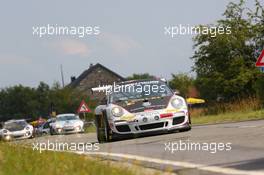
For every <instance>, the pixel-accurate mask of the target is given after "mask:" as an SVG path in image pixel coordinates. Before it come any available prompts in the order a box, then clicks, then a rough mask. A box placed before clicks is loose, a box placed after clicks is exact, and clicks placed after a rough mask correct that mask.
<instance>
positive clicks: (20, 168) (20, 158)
mask: <svg viewBox="0 0 264 175" xmlns="http://www.w3.org/2000/svg"><path fill="white" fill-rule="evenodd" d="M6 174H7V175H9V174H21V175H48V174H52V175H61V174H63V175H75V174H80V175H83V174H88V175H103V174H107V175H124V174H127V175H130V174H133V171H132V170H129V169H127V168H126V169H125V168H120V167H112V166H110V165H108V164H107V163H102V162H100V160H99V159H98V160H97V159H92V158H89V157H88V156H83V155H77V154H73V153H62V152H48V151H46V152H43V153H41V154H40V153H39V152H37V151H33V150H32V149H31V148H25V147H21V146H18V145H14V144H11V143H3V142H0V175H6Z"/></svg>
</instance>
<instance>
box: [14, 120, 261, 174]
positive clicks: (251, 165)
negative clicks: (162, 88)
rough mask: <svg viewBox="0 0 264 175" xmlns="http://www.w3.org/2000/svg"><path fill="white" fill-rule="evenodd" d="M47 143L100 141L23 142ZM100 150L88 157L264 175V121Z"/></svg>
mask: <svg viewBox="0 0 264 175" xmlns="http://www.w3.org/2000/svg"><path fill="white" fill-rule="evenodd" d="M47 140H49V142H67V143H70V142H75V143H80V142H89V143H96V142H97V140H96V135H95V134H77V135H66V136H60V135H59V136H44V137H38V138H35V139H31V140H26V141H22V142H34V143H36V142H39V143H40V142H47ZM19 142H20V141H19ZM180 142H182V143H211V144H214V143H217V144H219V143H222V144H227V143H231V144H230V147H231V150H218V151H216V152H215V151H212V150H211V151H208V150H179V148H178V150H177V149H176V148H177V147H176V146H177V144H178V146H179V143H180ZM172 144H174V147H173V148H174V150H173V151H172V146H171V145H172ZM166 145H167V147H166ZM168 145H170V146H168ZM99 147H100V150H99V151H96V152H89V153H87V152H86V153H84V154H91V155H99V156H103V157H105V158H108V159H113V160H117V161H119V160H138V161H140V162H141V165H143V166H146V167H154V168H157V169H170V170H173V171H174V172H175V173H179V174H256V175H258V174H263V175H264V120H258V121H248V122H239V123H228V124H217V125H205V126H194V127H193V129H192V130H191V131H189V132H181V133H172V134H161V135H154V136H147V137H140V138H135V139H126V140H122V141H115V142H111V143H104V144H100V145H99ZM169 147H170V149H169ZM213 152H215V153H213ZM79 153H81V152H79Z"/></svg>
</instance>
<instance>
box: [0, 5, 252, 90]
mask: <svg viewBox="0 0 264 175" xmlns="http://www.w3.org/2000/svg"><path fill="white" fill-rule="evenodd" d="M229 2H230V1H229V0H221V1H219V0H200V1H193V0H182V1H180V0H178V1H175V0H167V1H163V0H157V1H151V0H144V1H142V0H133V1H124V0H113V1H101V0H97V1H90V0H83V1H77V0H76V1H63V0H60V1H59V0H58V1H54V0H45V1H42V2H39V1H38V2H37V1H33V0H32V1H16V2H15V1H5V2H2V3H1V6H0V21H1V27H0V71H1V73H0V88H5V87H9V86H13V85H17V84H22V85H24V86H32V87H36V86H37V85H38V84H39V82H40V81H44V82H46V83H48V84H49V85H52V84H53V83H54V82H56V81H61V76H60V65H63V70H64V76H65V82H66V84H67V83H69V82H70V77H71V76H79V75H80V74H81V73H82V72H83V71H84V70H86V69H87V68H88V67H89V65H90V64H91V63H93V64H96V63H101V64H103V65H104V66H106V67H108V68H109V69H111V70H113V71H115V72H116V73H118V74H120V75H122V76H124V77H126V76H129V75H131V74H133V73H145V72H148V73H150V74H153V75H155V76H158V77H165V78H167V79H169V78H171V74H172V73H174V74H176V73H180V72H186V73H190V74H193V73H191V67H192V65H193V62H192V60H191V59H190V57H191V56H192V55H193V53H194V50H193V41H192V37H193V36H194V35H181V36H180V35H179V36H177V37H174V38H171V37H169V36H167V35H165V34H164V27H165V26H178V25H179V24H182V25H190V26H195V25H199V24H215V22H216V21H217V20H219V19H221V18H222V14H223V13H224V11H225V9H226V6H227V4H228V3H229ZM250 3H251V2H250ZM253 3H254V2H253V0H252V4H253ZM48 24H49V25H57V26H76V27H78V26H98V27H99V28H100V34H98V35H87V36H85V37H83V38H79V37H78V36H70V35H64V36H55V35H53V36H51V35H49V36H48V35H47V36H43V37H41V38H40V37H39V36H37V35H33V27H37V26H47V25H48Z"/></svg>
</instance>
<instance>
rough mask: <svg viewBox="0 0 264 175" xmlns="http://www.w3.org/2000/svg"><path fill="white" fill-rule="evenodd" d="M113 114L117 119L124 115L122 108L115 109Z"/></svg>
mask: <svg viewBox="0 0 264 175" xmlns="http://www.w3.org/2000/svg"><path fill="white" fill-rule="evenodd" d="M111 112H112V114H113V116H115V117H121V116H122V115H123V114H124V111H123V109H122V108H120V107H113V108H112V111H111Z"/></svg>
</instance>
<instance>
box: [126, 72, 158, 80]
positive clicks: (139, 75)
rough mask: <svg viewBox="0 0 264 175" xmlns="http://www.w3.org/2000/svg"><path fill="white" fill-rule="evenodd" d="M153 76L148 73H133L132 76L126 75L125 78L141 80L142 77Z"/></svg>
mask: <svg viewBox="0 0 264 175" xmlns="http://www.w3.org/2000/svg"><path fill="white" fill-rule="evenodd" d="M154 78H155V76H153V75H150V74H149V73H143V74H133V75H132V76H129V77H127V80H142V79H154Z"/></svg>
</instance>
